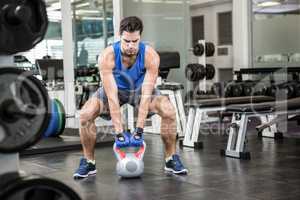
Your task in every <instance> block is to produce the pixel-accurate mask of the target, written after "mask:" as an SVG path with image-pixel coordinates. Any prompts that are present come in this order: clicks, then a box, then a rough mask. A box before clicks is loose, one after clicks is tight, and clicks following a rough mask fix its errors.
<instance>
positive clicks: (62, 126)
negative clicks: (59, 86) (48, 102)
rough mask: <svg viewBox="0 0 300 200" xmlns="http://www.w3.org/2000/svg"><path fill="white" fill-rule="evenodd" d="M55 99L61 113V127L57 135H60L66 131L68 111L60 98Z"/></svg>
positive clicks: (59, 113)
mask: <svg viewBox="0 0 300 200" xmlns="http://www.w3.org/2000/svg"><path fill="white" fill-rule="evenodd" d="M54 101H55V102H56V105H57V108H58V115H59V116H58V117H59V128H58V131H57V133H56V135H55V136H60V135H61V134H62V133H63V132H64V130H65V126H66V111H65V108H64V105H63V104H62V103H61V102H60V101H59V100H58V99H54Z"/></svg>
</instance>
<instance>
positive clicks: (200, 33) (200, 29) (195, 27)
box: [192, 15, 204, 45]
mask: <svg viewBox="0 0 300 200" xmlns="http://www.w3.org/2000/svg"><path fill="white" fill-rule="evenodd" d="M203 39H204V16H203V15H202V16H196V17H192V40H193V41H192V42H193V44H192V45H195V44H196V43H198V41H199V40H203Z"/></svg>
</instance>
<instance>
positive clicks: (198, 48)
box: [193, 43, 204, 56]
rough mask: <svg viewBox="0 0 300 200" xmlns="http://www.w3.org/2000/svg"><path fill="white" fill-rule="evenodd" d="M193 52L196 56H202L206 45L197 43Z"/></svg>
mask: <svg viewBox="0 0 300 200" xmlns="http://www.w3.org/2000/svg"><path fill="white" fill-rule="evenodd" d="M193 53H194V55H195V56H202V55H203V53H204V46H203V45H202V44H199V43H197V44H195V45H194V47H193Z"/></svg>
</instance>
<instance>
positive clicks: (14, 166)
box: [0, 56, 19, 175]
mask: <svg viewBox="0 0 300 200" xmlns="http://www.w3.org/2000/svg"><path fill="white" fill-rule="evenodd" d="M8 66H14V63H13V56H0V68H2V67H8ZM1 132H2V130H1V129H0V137H1V134H3V133H1ZM4 137H5V136H4ZM0 163H1V167H0V175H2V174H6V173H16V172H19V153H9V154H2V153H0Z"/></svg>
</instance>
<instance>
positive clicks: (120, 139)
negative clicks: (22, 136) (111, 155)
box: [115, 131, 131, 148]
mask: <svg viewBox="0 0 300 200" xmlns="http://www.w3.org/2000/svg"><path fill="white" fill-rule="evenodd" d="M130 135H131V134H130V133H128V132H125V131H124V132H122V133H116V135H115V143H116V146H117V147H118V148H122V147H128V146H129V145H130Z"/></svg>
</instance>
